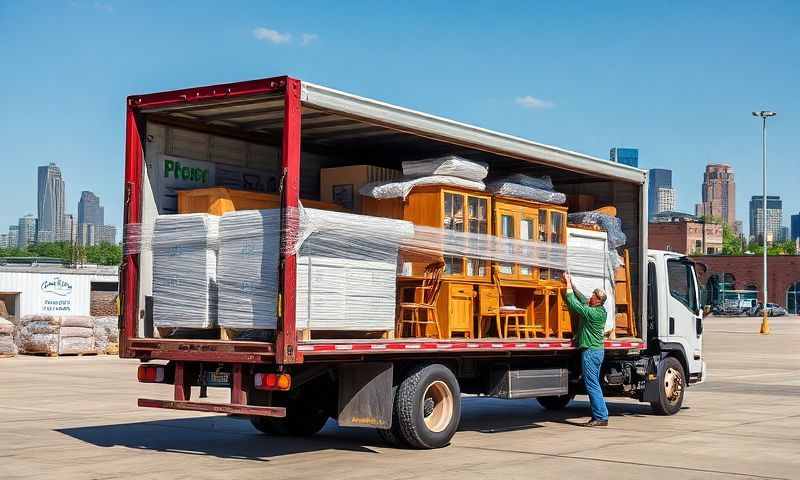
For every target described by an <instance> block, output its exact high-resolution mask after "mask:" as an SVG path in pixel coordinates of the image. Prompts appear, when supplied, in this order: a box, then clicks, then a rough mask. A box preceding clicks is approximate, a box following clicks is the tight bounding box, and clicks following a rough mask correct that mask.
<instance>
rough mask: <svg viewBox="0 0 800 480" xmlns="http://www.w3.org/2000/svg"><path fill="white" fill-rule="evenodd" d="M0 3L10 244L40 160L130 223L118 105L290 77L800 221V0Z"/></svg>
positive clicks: (682, 200) (1, 158) (2, 172)
mask: <svg viewBox="0 0 800 480" xmlns="http://www.w3.org/2000/svg"><path fill="white" fill-rule="evenodd" d="M163 3H165V4H166V3H168V5H166V6H161V5H160V4H159V3H148V4H143V3H142V2H122V1H98V2H95V1H93V0H88V1H80V0H76V1H71V2H70V1H68V2H63V3H58V2H10V1H2V0H0V55H1V56H0V58H2V60H0V65H2V66H3V68H2V71H3V74H2V75H0V144H1V145H2V146H3V148H2V150H0V187H1V188H0V231H2V232H5V231H7V226H8V225H9V224H14V223H16V221H17V219H18V218H19V217H20V216H22V215H24V214H26V213H34V214H35V213H36V171H35V168H36V166H38V165H44V164H46V163H47V162H51V161H54V162H56V163H57V164H59V165H60V166H61V168H62V171H63V174H64V177H65V180H66V182H67V212H70V213H75V212H76V210H77V202H78V199H79V197H80V191H81V190H93V191H94V192H96V193H97V194H98V195H99V196H100V197H101V200H102V202H103V204H104V206H105V212H106V222H107V223H112V224H116V225H118V226H119V225H120V223H121V218H122V209H121V199H122V195H121V192H122V168H123V165H122V162H123V155H122V154H123V141H124V99H125V97H126V96H127V95H129V94H133V93H147V92H153V91H161V90H168V89H174V88H180V87H187V86H193V85H203V84H211V83H221V82H229V81H237V80H244V79H250V78H260V77H266V76H273V75H281V74H290V75H293V76H296V77H299V78H301V79H304V80H308V81H313V82H316V83H321V84H324V85H327V86H331V87H334V88H338V89H341V90H346V91H349V92H352V93H356V94H360V95H364V96H368V97H373V98H377V99H381V100H386V101H389V102H392V103H396V104H399V105H402V106H406V107H410V108H415V109H419V110H422V111H426V112H430V113H435V114H439V115H443V116H447V117H451V118H454V119H457V120H461V121H465V122H469V123H474V124H477V125H480V126H484V127H488V128H491V129H495V130H499V131H502V132H508V133H512V134H516V135H520V136H523V137H526V138H530V139H533V140H536V141H539V142H543V143H547V144H551V145H556V146H560V147H565V148H569V149H573V150H577V151H581V152H584V153H588V154H591V155H595V156H599V157H603V158H607V155H608V150H609V148H610V147H612V146H630V147H637V148H639V149H640V166H641V167H642V168H652V167H662V168H671V169H672V170H673V172H674V173H673V181H674V184H675V185H674V186H675V187H676V188H677V190H678V207H679V209H681V210H685V211H693V208H694V204H695V203H696V202H697V201H699V196H700V183H701V181H702V172H703V168H704V166H705V164H706V163H710V162H724V163H730V164H731V165H733V167H734V168H735V170H736V175H737V198H736V200H737V217H738V218H739V219H741V220H743V221H744V222H745V225H747V205H748V201H749V198H750V196H751V195H754V194H760V193H761V162H760V129H759V123H758V121H757V120H756V119H754V118H753V117H752V116H751V115H750V112H751V111H752V110H755V109H761V108H771V109H774V110H776V111H777V112H778V114H779V115H778V117H777V118H775V119H773V120H772V121H771V124H770V127H769V154H770V166H769V175H768V182H769V193H770V194H778V195H781V197H782V198H783V200H784V216H785V217H786V218H785V220H784V225H787V224H788V215H789V214H791V213H798V211H800V189H798V181H800V174H799V173H798V160H800V158H798V154H797V152H798V151H800V136H799V135H797V132H798V131H799V130H800V94H798V85H800V83H798V81H799V80H800V3H798V2H789V1H787V2H777V1H763V2H744V1H742V2H734V1H719V2H663V3H657V2H577V1H576V2H519V3H511V2H509V3H506V4H503V5H500V4H499V2H469V3H468V4H467V5H465V4H466V3H467V2H464V3H462V2H452V3H450V4H448V3H445V2H388V1H387V2H363V3H359V2H312V1H305V2H291V4H288V5H287V3H288V2H235V1H228V2H223V3H220V2H203V1H191V2H178V1H176V2H163Z"/></svg>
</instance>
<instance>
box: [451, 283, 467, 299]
mask: <svg viewBox="0 0 800 480" xmlns="http://www.w3.org/2000/svg"><path fill="white" fill-rule="evenodd" d="M450 296H451V297H469V298H472V285H465V284H462V283H451V284H450Z"/></svg>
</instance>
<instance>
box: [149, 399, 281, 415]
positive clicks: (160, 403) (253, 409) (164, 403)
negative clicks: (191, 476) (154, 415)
mask: <svg viewBox="0 0 800 480" xmlns="http://www.w3.org/2000/svg"><path fill="white" fill-rule="evenodd" d="M138 403H139V406H140V407H150V408H168V409H171V410H194V411H197V412H213V413H228V414H236V415H258V416H261V417H281V418H282V417H285V416H286V409H285V408H284V407H257V406H253V405H235V404H232V403H207V402H190V401H188V400H155V399H152V398H140V399H139V402H138Z"/></svg>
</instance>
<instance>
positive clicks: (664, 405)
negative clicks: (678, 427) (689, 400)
mask: <svg viewBox="0 0 800 480" xmlns="http://www.w3.org/2000/svg"><path fill="white" fill-rule="evenodd" d="M658 385H659V388H658V400H657V401H653V402H650V406H651V407H653V411H655V413H657V414H659V415H675V414H676V413H678V411H680V409H681V405H683V397H684V395H685V393H686V373H685V372H684V371H683V366H682V365H681V362H679V361H678V359H677V358H675V357H667V358H665V359H663V360H662V361H661V363H659V365H658Z"/></svg>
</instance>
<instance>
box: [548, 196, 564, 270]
mask: <svg viewBox="0 0 800 480" xmlns="http://www.w3.org/2000/svg"><path fill="white" fill-rule="evenodd" d="M565 217H566V215H565V214H564V212H554V211H551V212H550V225H551V227H550V242H552V243H557V244H561V243H564V233H565V232H564V227H565V223H566V222H565ZM561 276H562V272H561V270H555V269H554V270H552V271H551V272H550V278H552V279H553V280H560V279H561Z"/></svg>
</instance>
